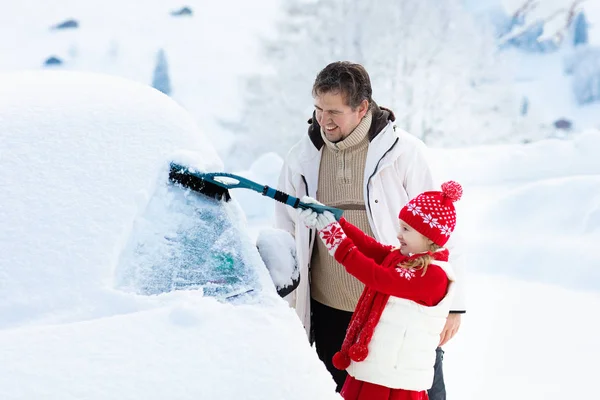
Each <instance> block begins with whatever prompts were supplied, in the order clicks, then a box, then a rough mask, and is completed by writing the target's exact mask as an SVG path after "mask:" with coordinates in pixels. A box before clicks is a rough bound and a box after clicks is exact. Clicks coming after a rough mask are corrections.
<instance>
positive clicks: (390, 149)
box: [367, 138, 400, 221]
mask: <svg viewBox="0 0 600 400" xmlns="http://www.w3.org/2000/svg"><path fill="white" fill-rule="evenodd" d="M398 140H400V138H396V140H395V141H394V143H393V144H392V145H391V146H390V148H389V149H387V151H386V152H385V153H383V155H382V156H381V158H380V159H379V161H377V164H376V165H375V170H374V171H373V173H372V174H371V176H369V179H368V180H367V206H368V207H369V214H370V215H371V221H373V211H372V210H371V201H370V199H369V196H370V194H369V183H370V182H371V178H373V177H374V176H375V173H377V168H379V163H380V162H381V160H383V158H384V157H385V156H386V155H387V154H388V153H389V152H390V151H392V149H393V148H394V147H395V146H396V143H398Z"/></svg>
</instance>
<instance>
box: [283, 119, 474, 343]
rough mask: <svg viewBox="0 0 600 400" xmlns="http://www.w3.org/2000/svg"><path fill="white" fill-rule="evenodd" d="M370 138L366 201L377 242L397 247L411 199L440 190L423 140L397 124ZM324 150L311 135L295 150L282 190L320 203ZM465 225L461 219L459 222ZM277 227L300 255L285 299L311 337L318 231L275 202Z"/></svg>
mask: <svg viewBox="0 0 600 400" xmlns="http://www.w3.org/2000/svg"><path fill="white" fill-rule="evenodd" d="M373 136H374V137H372V138H370V139H371V141H370V143H369V147H368V151H367V160H366V164H365V171H364V185H363V192H364V199H365V207H366V211H367V217H368V220H369V224H370V226H371V229H372V230H373V234H374V235H375V239H377V240H378V241H379V242H381V243H384V244H390V245H397V244H398V239H397V235H398V230H399V221H398V214H399V213H400V209H401V208H402V207H403V206H404V205H405V204H406V203H408V201H409V200H411V199H412V198H414V197H416V196H417V195H418V194H420V193H422V192H425V191H428V190H440V186H439V185H438V184H436V183H434V179H433V177H432V172H431V169H430V166H429V164H428V162H427V159H426V155H425V152H426V148H425V145H424V143H423V142H422V141H420V140H419V139H418V138H416V137H414V136H412V135H410V134H409V133H407V132H405V131H403V130H401V129H399V128H398V127H396V126H395V124H394V122H393V121H392V120H389V121H388V122H387V124H385V125H383V129H381V130H380V131H379V132H375V134H374V135H373ZM322 148H323V146H320V148H318V145H317V144H315V143H314V142H313V140H311V138H310V137H309V136H308V135H307V136H305V137H304V138H302V139H301V140H300V141H299V142H298V143H297V144H296V145H294V146H293V147H292V149H291V150H290V152H289V154H288V155H287V157H286V159H285V162H284V165H283V167H282V170H281V174H280V176H279V185H278V188H279V190H281V191H283V192H286V193H288V194H290V195H292V196H295V197H298V198H301V197H302V196H305V195H308V196H311V197H313V198H316V197H317V196H316V191H317V186H318V179H319V165H320V162H321V152H322ZM458 224H460V216H459V220H458ZM275 225H276V227H277V228H279V229H283V230H286V231H288V232H289V233H290V234H292V236H294V238H295V240H296V256H297V261H298V267H299V269H300V283H299V285H298V287H297V289H296V290H295V291H293V292H292V293H290V294H289V295H288V296H286V299H287V300H288V302H289V303H290V305H291V306H292V307H294V308H295V310H296V313H297V314H298V316H299V317H300V320H301V321H302V323H303V325H304V328H305V329H306V332H307V334H308V335H310V323H311V319H310V270H309V264H310V259H311V254H312V249H313V245H314V241H315V237H316V232H314V231H311V230H309V229H308V228H307V227H306V226H305V225H304V224H302V222H299V221H298V219H297V211H296V210H295V209H294V208H292V207H289V206H286V205H284V204H281V203H276V206H275ZM456 241H457V240H456V239H455V238H452V239H451V240H450V242H448V245H447V248H448V250H449V251H450V262H451V263H452V265H453V268H454V273H455V276H456V288H455V293H454V300H453V301H452V304H451V306H450V310H451V312H465V305H464V297H465V296H464V293H463V292H464V284H463V281H464V268H463V265H462V264H463V260H462V257H461V256H460V252H459V249H457V246H456Z"/></svg>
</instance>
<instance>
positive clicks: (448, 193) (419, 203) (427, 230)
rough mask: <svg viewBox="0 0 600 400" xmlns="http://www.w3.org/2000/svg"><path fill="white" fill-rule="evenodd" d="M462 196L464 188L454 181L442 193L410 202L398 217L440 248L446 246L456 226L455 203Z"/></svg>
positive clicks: (428, 193) (444, 186)
mask: <svg viewBox="0 0 600 400" xmlns="http://www.w3.org/2000/svg"><path fill="white" fill-rule="evenodd" d="M461 196H462V186H460V185H459V184H458V183H456V182H454V181H448V182H446V183H444V184H442V191H441V192H437V191H435V192H425V193H421V194H420V195H418V196H417V197H415V198H414V199H412V200H411V201H409V202H408V204H406V205H405V206H404V207H402V210H400V215H399V216H398V217H399V218H400V219H401V220H402V221H404V222H406V223H407V224H408V225H410V226H411V227H413V228H414V229H415V230H416V231H417V232H419V233H420V234H422V235H423V236H425V237H426V238H428V239H429V240H431V241H432V242H433V243H435V244H437V245H438V246H444V245H445V244H446V242H447V241H448V239H449V238H450V234H451V233H452V232H453V231H454V227H455V226H456V210H455V209H454V204H452V203H454V202H455V201H457V200H459V199H460V197H461Z"/></svg>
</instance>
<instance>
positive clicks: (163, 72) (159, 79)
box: [152, 49, 171, 95]
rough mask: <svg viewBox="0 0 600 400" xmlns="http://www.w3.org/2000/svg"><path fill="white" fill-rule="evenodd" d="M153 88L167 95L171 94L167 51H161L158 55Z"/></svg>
mask: <svg viewBox="0 0 600 400" xmlns="http://www.w3.org/2000/svg"><path fill="white" fill-rule="evenodd" d="M152 87H153V88H155V89H157V90H160V91H161V92H163V93H164V94H166V95H170V94H171V79H170V78H169V65H168V64H167V57H166V55H165V51H164V50H163V49H160V50H159V51H158V53H157V54H156V65H155V67H154V75H153V77H152Z"/></svg>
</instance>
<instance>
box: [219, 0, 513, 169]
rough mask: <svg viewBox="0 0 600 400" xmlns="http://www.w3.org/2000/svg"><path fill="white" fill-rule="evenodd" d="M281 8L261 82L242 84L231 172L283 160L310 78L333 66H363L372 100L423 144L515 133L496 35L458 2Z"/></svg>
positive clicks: (297, 1)
mask: <svg viewBox="0 0 600 400" xmlns="http://www.w3.org/2000/svg"><path fill="white" fill-rule="evenodd" d="M284 7H285V10H284V11H285V12H284V14H285V19H284V20H282V22H281V24H280V25H279V26H278V35H277V39H276V40H271V41H267V42H266V43H265V46H264V47H265V54H264V55H265V71H264V73H263V74H260V75H255V76H252V77H249V78H248V80H247V81H246V101H245V109H244V112H243V114H242V115H241V118H240V121H239V124H238V126H240V125H241V126H243V127H244V131H243V133H242V134H240V135H239V136H238V138H239V139H238V141H237V143H236V145H235V146H234V148H233V153H232V157H230V159H233V160H235V161H236V162H237V163H238V164H240V163H241V164H244V163H245V164H248V163H249V162H250V161H251V159H252V157H253V156H255V155H258V154H261V153H264V152H267V151H275V152H277V153H279V154H280V155H285V154H286V152H287V151H288V150H289V148H290V147H291V145H292V144H293V143H294V142H296V141H297V140H298V139H299V138H300V137H301V136H302V135H304V134H306V128H307V124H306V120H307V119H308V118H309V117H310V116H311V113H312V109H313V100H312V98H311V88H312V84H313V82H314V79H315V76H316V75H317V73H318V72H319V71H320V70H321V69H322V68H324V67H325V66H326V65H327V64H328V63H330V62H333V61H338V60H349V61H354V62H358V63H361V64H363V65H364V66H365V67H366V68H367V70H368V71H369V74H370V75H371V81H372V84H373V89H374V100H375V101H376V102H378V104H380V105H382V106H386V107H388V108H391V109H392V110H394V112H395V113H396V116H397V120H398V123H399V125H400V126H401V127H402V128H405V129H407V130H409V131H410V132H411V133H413V134H415V135H417V136H419V137H421V138H422V139H423V140H425V141H426V142H428V143H430V144H435V145H460V144H465V143H472V142H476V143H481V142H488V141H492V140H505V139H506V138H507V137H508V136H510V134H511V133H512V131H513V126H512V124H513V122H514V117H516V116H518V115H519V106H520V103H519V101H520V98H517V97H515V96H512V92H511V91H510V87H509V86H508V85H506V84H504V83H503V82H500V81H499V79H500V74H499V73H497V72H499V70H500V69H501V68H502V67H503V66H502V63H501V62H499V60H498V59H497V52H496V49H497V47H496V43H495V41H494V39H495V38H494V35H493V33H492V32H491V31H489V32H488V31H487V30H486V29H485V28H484V27H483V26H481V25H479V24H478V23H477V21H475V20H474V17H473V15H472V14H470V13H469V12H467V11H466V10H465V9H464V8H463V6H462V3H461V1H460V0H445V1H443V2H440V1H437V0H404V1H397V0H380V1H378V2H377V4H376V5H373V4H372V3H369V2H364V1H360V0H312V1H310V0H287V1H285V2H284ZM502 72H503V73H505V72H506V68H505V69H504V70H503V71H502Z"/></svg>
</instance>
